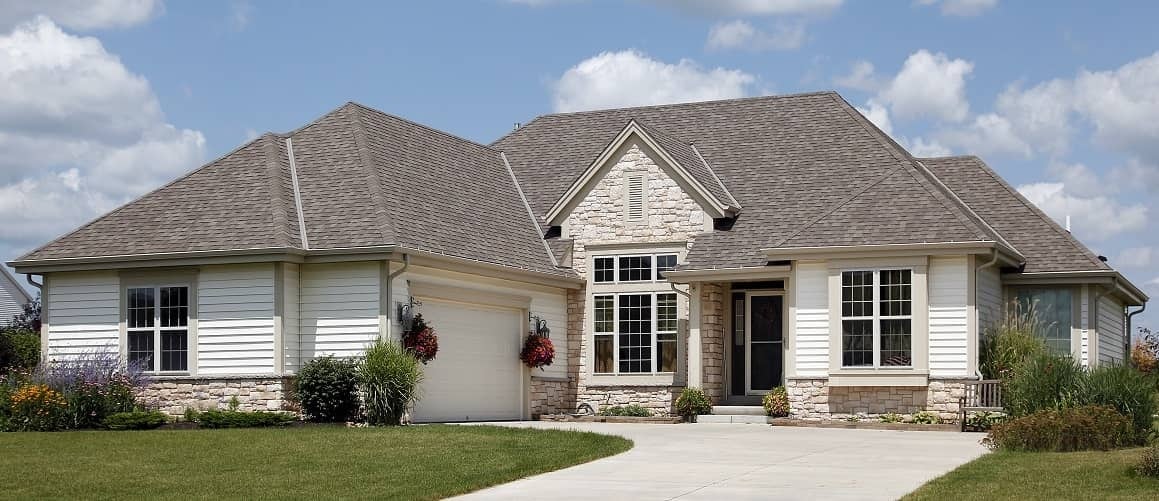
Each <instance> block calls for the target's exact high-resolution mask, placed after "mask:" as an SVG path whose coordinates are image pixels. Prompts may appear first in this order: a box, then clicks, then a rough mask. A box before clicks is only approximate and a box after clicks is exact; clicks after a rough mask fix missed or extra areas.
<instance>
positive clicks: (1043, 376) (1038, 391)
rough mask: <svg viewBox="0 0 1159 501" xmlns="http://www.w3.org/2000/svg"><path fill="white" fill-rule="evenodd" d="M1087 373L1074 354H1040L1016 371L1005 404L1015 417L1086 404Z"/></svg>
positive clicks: (1004, 396)
mask: <svg viewBox="0 0 1159 501" xmlns="http://www.w3.org/2000/svg"><path fill="white" fill-rule="evenodd" d="M1085 377H1086V373H1085V371H1084V370H1083V368H1082V367H1080V366H1079V364H1078V363H1077V362H1075V361H1074V359H1072V358H1070V357H1063V356H1057V355H1050V354H1046V353H1042V354H1038V355H1035V356H1033V357H1031V358H1029V359H1028V360H1026V361H1025V362H1024V363H1022V364H1021V365H1019V366H1018V368H1017V369H1016V370H1015V371H1014V377H1013V378H1011V379H1010V380H1009V382H1008V384H1007V385H1006V389H1005V392H1004V394H1003V395H1002V398H1003V404H1004V405H1005V407H1006V410H1007V412H1008V413H1009V414H1010V415H1011V416H1014V417H1021V416H1027V415H1030V414H1034V413H1035V412H1038V411H1041V410H1046V409H1062V408H1065V407H1074V406H1076V405H1083V404H1084V403H1086V402H1085V399H1084V398H1083V395H1082V393H1083V388H1082V385H1083V379H1084V378H1085Z"/></svg>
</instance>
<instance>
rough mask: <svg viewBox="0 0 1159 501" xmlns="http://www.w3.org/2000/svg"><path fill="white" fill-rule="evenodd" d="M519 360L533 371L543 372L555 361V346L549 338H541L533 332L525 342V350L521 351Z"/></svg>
mask: <svg viewBox="0 0 1159 501" xmlns="http://www.w3.org/2000/svg"><path fill="white" fill-rule="evenodd" d="M519 359H520V360H522V361H523V364H524V365H526V366H528V367H530V368H532V369H540V370H543V368H544V367H546V366H548V365H551V362H553V361H554V360H555V345H553V344H552V343H551V339H550V338H548V337H547V336H540V335H539V334H536V333H534V332H532V333H530V334H528V335H527V339H524V340H523V349H522V350H519Z"/></svg>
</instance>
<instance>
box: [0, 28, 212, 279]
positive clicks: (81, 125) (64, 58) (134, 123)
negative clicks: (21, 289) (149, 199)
mask: <svg viewBox="0 0 1159 501" xmlns="http://www.w3.org/2000/svg"><path fill="white" fill-rule="evenodd" d="M204 150H205V138H204V137H203V136H202V134H201V133H200V132H197V131H194V130H188V129H179V128H177V127H174V126H173V125H171V124H169V123H167V122H166V119H165V116H164V114H163V113H162V111H161V106H160V104H159V103H158V101H157V97H156V95H155V94H154V93H153V91H152V89H151V88H150V86H149V82H148V81H147V80H146V79H145V78H144V77H142V76H140V75H137V74H134V73H132V72H130V71H129V70H128V69H127V68H125V67H124V65H123V64H122V63H121V61H120V60H119V59H118V58H117V57H116V56H115V55H113V54H110V53H108V52H107V51H106V50H105V48H104V47H103V45H102V44H101V43H100V41H98V40H96V39H94V38H89V37H78V36H75V35H71V34H68V33H65V32H64V31H63V30H61V29H60V27H59V26H57V25H56V24H54V23H53V22H52V21H50V20H49V19H47V18H44V17H40V18H37V19H35V20H33V21H30V22H27V23H25V24H22V25H19V26H17V27H16V29H15V30H14V31H12V32H11V33H8V34H7V35H3V36H0V151H3V152H4V155H0V221H2V222H3V223H2V224H0V242H3V244H0V258H3V259H10V258H13V257H16V254H18V253H20V252H23V251H26V250H28V249H30V248H31V247H33V246H35V245H37V244H40V243H43V242H45V241H47V240H49V239H51V238H52V237H54V236H56V235H59V234H61V233H63V232H65V231H67V230H69V229H71V228H73V227H75V226H77V225H79V224H80V223H83V222H84V221H86V220H88V219H91V218H92V217H94V216H96V215H99V214H100V213H103V212H105V211H108V210H109V209H111V208H113V207H115V206H117V205H119V204H121V203H124V202H126V201H128V200H129V199H131V198H133V197H135V196H138V195H140V194H142V193H144V192H146V191H148V190H150V189H152V188H155V187H156V186H158V185H160V184H161V183H162V182H164V181H167V180H169V179H172V178H174V177H176V176H177V175H178V174H180V173H182V172H184V171H186V170H188V169H189V168H191V167H193V166H196V165H198V164H200V163H201V162H202V161H203V159H204Z"/></svg>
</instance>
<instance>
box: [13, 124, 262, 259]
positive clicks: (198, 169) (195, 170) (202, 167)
mask: <svg viewBox="0 0 1159 501" xmlns="http://www.w3.org/2000/svg"><path fill="white" fill-rule="evenodd" d="M266 136H276V134H274V133H272V132H266V133H265V134H262V135H260V136H258V137H255V138H253V139H251V140H249V141H246V142H244V143H242V144H241V145H239V146H237V147H236V148H234V149H232V150H229V151H228V152H226V153H225V154H224V155H221V156H219V157H217V158H215V159H213V160H211V161H209V162H206V163H203V164H201V165H200V166H198V167H195V168H193V169H192V170H190V171H189V172H186V173H185V174H184V175H181V176H178V177H177V178H176V179H174V180H172V181H169V182H168V183H165V184H163V185H161V186H158V187H156V188H154V189H152V190H149V191H147V192H145V193H143V194H141V195H140V196H138V197H136V198H132V199H130V200H129V201H127V202H125V203H123V204H121V205H119V206H117V207H116V208H114V209H113V210H110V211H108V212H106V213H104V214H101V215H99V216H97V217H94V218H92V219H90V220H88V221H87V222H85V223H83V224H81V225H80V226H77V227H76V228H74V229H73V230H72V231H70V232H68V233H65V234H63V235H61V236H59V237H56V238H54V239H52V240H50V241H48V242H46V243H45V244H44V245H41V246H40V247H37V248H35V249H32V250H30V251H28V252H25V253H24V254H22V255H21V256H20V257H18V258H16V259H14V260H13V261H23V260H24V259H25V258H27V257H28V256H31V255H32V254H35V253H37V252H39V251H41V250H43V249H45V248H46V247H48V246H50V245H52V244H55V243H57V242H59V241H61V240H64V239H65V238H68V237H70V236H72V235H75V234H76V233H77V232H79V231H81V230H83V229H85V228H88V227H89V226H92V225H93V224H94V223H96V222H97V221H100V220H102V219H105V218H107V217H111V216H112V215H113V214H116V213H118V212H121V211H122V210H124V209H125V208H126V207H128V206H130V205H132V204H134V203H137V202H138V201H140V200H142V199H144V198H146V197H148V196H150V195H153V194H154V193H157V192H159V191H161V190H163V189H165V188H168V187H170V186H173V185H174V184H177V183H179V182H181V181H184V180H185V179H188V178H189V177H190V176H192V175H194V174H196V173H198V172H201V171H203V170H205V169H207V168H209V167H210V166H212V165H214V164H216V163H218V162H220V161H222V160H225V159H226V158H228V157H229V156H230V155H233V154H234V153H237V152H239V151H241V150H243V149H245V148H246V147H248V146H250V145H252V144H254V143H257V142H258V141H260V140H261V139H262V138H264V137H266Z"/></svg>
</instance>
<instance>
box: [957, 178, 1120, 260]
mask: <svg viewBox="0 0 1159 501" xmlns="http://www.w3.org/2000/svg"><path fill="white" fill-rule="evenodd" d="M962 158H963V159H964V160H971V161H973V162H974V163H975V164H977V165H978V166H979V167H981V168H982V171H983V172H985V173H986V175H988V176H990V177H991V178H993V179H995V180H996V181H998V184H999V185H1001V186H1002V187H1003V188H1004V189H1006V191H1008V192H1010V193H1011V194H1012V195H1014V197H1015V198H1016V199H1018V201H1019V202H1021V203H1022V204H1023V205H1025V206H1026V207H1028V208H1029V209H1030V210H1031V211H1033V212H1034V213H1035V214H1036V215H1038V217H1039V218H1041V219H1042V220H1043V221H1045V222H1046V224H1047V225H1049V226H1050V227H1051V228H1052V229H1053V230H1054V231H1055V233H1058V234H1059V235H1061V236H1062V237H1063V238H1065V239H1066V240H1067V241H1068V242H1069V243H1070V244H1071V245H1072V246H1074V247H1075V249H1077V250H1078V251H1079V252H1081V253H1082V254H1083V255H1084V256H1086V257H1087V259H1090V260H1091V263H1092V264H1094V265H1095V266H1096V267H1102V266H1107V267H1108V268H1111V267H1110V266H1108V265H1107V264H1106V263H1104V262H1102V261H1100V260H1099V258H1098V256H1096V255H1095V253H1094V252H1091V250H1090V249H1088V248H1087V246H1086V245H1084V244H1083V243H1082V242H1080V241H1079V240H1078V239H1077V238H1075V237H1074V235H1073V234H1071V232H1069V231H1067V230H1066V229H1064V228H1063V227H1062V226H1060V225H1059V224H1058V222H1057V221H1055V220H1054V219H1053V218H1051V217H1050V216H1049V215H1047V214H1046V212H1043V210H1042V209H1040V208H1039V207H1038V205H1035V204H1034V202H1031V201H1030V199H1028V198H1026V197H1025V196H1023V195H1022V193H1021V192H1019V191H1018V190H1016V189H1014V187H1013V186H1011V185H1010V183H1007V182H1006V180H1005V179H1002V176H999V175H998V173H997V172H995V171H994V169H992V168H990V165H989V164H987V163H986V162H985V161H984V160H982V159H981V158H979V157H977V156H975V155H962ZM1112 269H1113V268H1112Z"/></svg>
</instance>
